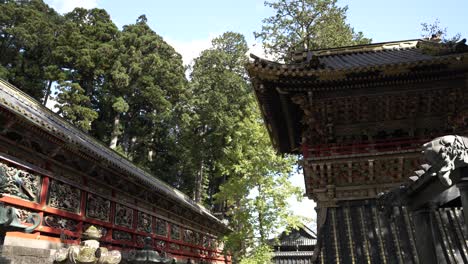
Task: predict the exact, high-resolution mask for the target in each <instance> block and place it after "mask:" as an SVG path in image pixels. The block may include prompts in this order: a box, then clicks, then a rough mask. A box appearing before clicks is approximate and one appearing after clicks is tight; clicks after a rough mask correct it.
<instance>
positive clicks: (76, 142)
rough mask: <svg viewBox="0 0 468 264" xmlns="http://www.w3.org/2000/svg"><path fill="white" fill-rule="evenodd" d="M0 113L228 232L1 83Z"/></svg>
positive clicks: (156, 181)
mask: <svg viewBox="0 0 468 264" xmlns="http://www.w3.org/2000/svg"><path fill="white" fill-rule="evenodd" d="M0 111H1V112H4V113H8V114H10V115H12V116H13V117H14V118H15V119H17V120H19V122H20V123H23V124H27V126H28V127H31V128H32V129H33V130H36V131H39V132H40V133H41V134H45V135H47V136H48V137H49V138H50V139H51V140H52V141H53V142H57V143H58V144H60V145H61V148H63V149H67V150H69V151H71V152H73V153H74V154H76V156H77V157H81V158H85V159H86V160H88V161H93V162H94V163H95V165H96V166H98V167H102V168H103V169H105V170H112V171H117V172H119V173H120V174H122V175H125V176H126V177H129V178H131V179H132V181H135V182H138V183H139V184H141V186H147V187H149V188H150V190H151V192H154V193H155V194H158V196H161V197H165V199H168V200H170V201H173V202H174V203H175V204H178V205H180V206H181V207H182V208H185V209H187V210H189V211H190V212H192V213H194V214H196V215H199V216H200V217H202V219H206V220H207V221H209V222H210V223H212V224H213V225H214V226H216V227H217V229H218V230H222V231H223V232H227V231H228V228H227V227H226V225H224V224H223V223H222V222H221V221H220V220H219V219H218V218H216V217H215V216H214V215H212V214H211V212H210V211H209V210H208V209H206V208H205V207H203V206H202V205H200V204H198V203H196V202H194V201H193V200H191V199H190V198H189V197H188V196H186V195H185V194H183V193H182V192H180V191H179V190H177V189H175V188H172V187H170V186H169V185H167V184H166V183H164V182H163V181H161V180H159V179H158V178H156V177H155V176H153V175H151V174H149V173H148V172H146V171H144V170H143V169H141V168H139V167H137V166H136V165H134V164H133V163H131V162H130V161H129V160H127V159H126V158H124V157H122V156H121V155H120V154H118V153H116V152H115V151H113V150H111V149H109V148H107V147H106V146H105V145H104V144H103V143H101V142H99V141H98V140H96V139H94V138H93V137H91V136H89V135H87V134H86V133H84V132H82V131H80V130H79V129H77V128H75V127H74V126H72V125H70V124H69V123H68V122H66V121H65V120H63V119H62V118H61V117H59V116H57V114H55V113H53V112H52V111H50V110H49V109H47V108H46V107H44V106H43V105H41V104H40V103H39V102H37V101H36V100H34V99H33V98H31V97H30V96H28V95H27V94H25V93H24V92H22V91H20V90H19V89H18V88H16V87H14V86H12V85H11V84H9V83H8V82H6V81H4V80H2V79H0Z"/></svg>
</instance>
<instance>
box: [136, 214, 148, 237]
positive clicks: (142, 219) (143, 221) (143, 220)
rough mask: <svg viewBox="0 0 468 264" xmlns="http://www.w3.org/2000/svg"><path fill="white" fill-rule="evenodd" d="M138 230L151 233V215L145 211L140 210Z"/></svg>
mask: <svg viewBox="0 0 468 264" xmlns="http://www.w3.org/2000/svg"><path fill="white" fill-rule="evenodd" d="M137 230H138V231H143V232H146V233H151V216H150V215H148V214H145V213H143V212H138V224H137Z"/></svg>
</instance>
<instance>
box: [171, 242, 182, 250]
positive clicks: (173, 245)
mask: <svg viewBox="0 0 468 264" xmlns="http://www.w3.org/2000/svg"><path fill="white" fill-rule="evenodd" d="M169 248H170V249H172V250H180V246H179V245H178V244H176V243H169Z"/></svg>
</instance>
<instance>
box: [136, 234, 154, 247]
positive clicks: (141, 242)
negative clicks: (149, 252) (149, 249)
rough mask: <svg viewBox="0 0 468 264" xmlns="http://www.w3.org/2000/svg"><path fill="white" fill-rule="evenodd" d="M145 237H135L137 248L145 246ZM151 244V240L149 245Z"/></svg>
mask: <svg viewBox="0 0 468 264" xmlns="http://www.w3.org/2000/svg"><path fill="white" fill-rule="evenodd" d="M145 238H146V237H145V236H137V237H136V242H137V245H139V246H144V245H145ZM152 244H153V240H151V245H152Z"/></svg>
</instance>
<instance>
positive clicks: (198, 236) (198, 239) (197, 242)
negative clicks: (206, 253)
mask: <svg viewBox="0 0 468 264" xmlns="http://www.w3.org/2000/svg"><path fill="white" fill-rule="evenodd" d="M201 238H202V235H201V234H200V233H198V232H195V236H194V241H193V243H194V244H195V245H199V246H201V244H202V239H201Z"/></svg>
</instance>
